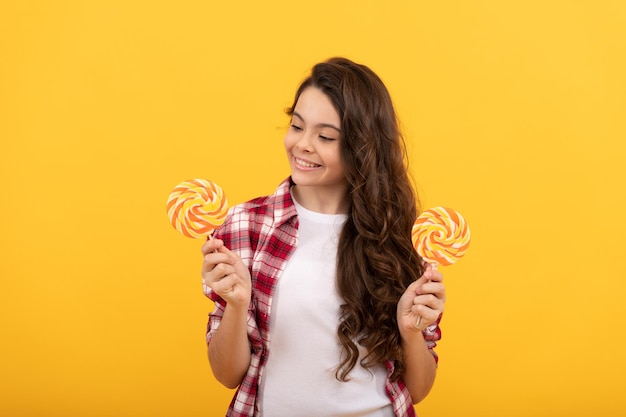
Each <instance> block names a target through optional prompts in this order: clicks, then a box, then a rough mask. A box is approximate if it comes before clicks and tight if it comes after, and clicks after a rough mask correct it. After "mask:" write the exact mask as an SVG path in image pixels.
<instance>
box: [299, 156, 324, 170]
mask: <svg viewBox="0 0 626 417" xmlns="http://www.w3.org/2000/svg"><path fill="white" fill-rule="evenodd" d="M294 160H295V161H296V165H298V166H300V167H302V168H319V167H321V165H318V164H313V163H311V162H307V161H304V160H302V159H299V158H294Z"/></svg>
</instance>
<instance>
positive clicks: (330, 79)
mask: <svg viewBox="0 0 626 417" xmlns="http://www.w3.org/2000/svg"><path fill="white" fill-rule="evenodd" d="M287 114H288V115H289V116H290V117H291V123H290V126H289V130H288V132H287V134H286V136H285V140H284V142H285V149H286V151H287V158H288V160H289V164H290V167H291V176H290V177H289V178H288V179H286V180H285V181H284V182H283V183H282V184H281V185H280V186H279V187H278V189H277V190H276V192H275V193H274V194H273V195H270V196H266V197H262V198H257V199H255V200H252V201H249V202H247V203H244V204H240V205H238V206H236V207H233V208H232V209H231V211H230V213H229V216H228V219H227V220H226V222H225V223H224V225H222V227H220V228H219V229H218V230H217V232H216V234H215V236H216V238H215V239H213V240H209V241H207V242H206V243H205V244H204V246H203V247H202V253H203V255H204V262H203V266H202V276H203V280H204V282H205V283H206V284H207V285H208V287H209V288H210V290H209V293H208V296H209V297H210V298H211V300H213V301H214V302H215V310H214V311H213V312H212V313H211V316H210V319H209V324H208V333H207V341H208V348H209V360H210V363H211V368H212V371H213V373H214V375H215V377H216V378H217V380H218V381H220V382H221V383H222V384H224V385H225V386H226V387H229V388H237V387H238V389H237V392H236V394H235V396H234V398H233V401H232V403H231V405H230V408H229V410H228V414H227V415H228V416H264V417H282V416H289V417H294V416H299V417H301V416H315V417H319V416H369V417H373V416H376V417H383V416H414V415H415V411H414V409H413V404H414V403H417V402H419V401H421V400H422V399H423V398H424V397H426V395H427V394H428V392H429V391H430V388H431V387H432V384H433V381H434V378H435V373H436V366H437V365H436V362H437V356H436V354H435V353H434V351H433V348H434V347H435V345H436V342H437V341H438V340H439V339H440V331H439V320H440V317H441V313H442V311H443V307H444V302H445V289H444V286H443V283H442V275H441V274H440V273H439V272H438V271H437V270H433V269H432V268H431V267H430V266H425V265H424V264H423V263H422V261H421V259H420V258H419V256H418V255H417V253H416V252H415V250H414V249H413V246H412V243H411V236H410V235H411V227H412V226H413V223H414V221H415V218H416V216H417V214H418V207H417V202H416V197H415V195H414V192H413V189H412V187H411V183H410V181H409V177H408V175H407V171H406V164H405V159H406V155H405V147H404V142H403V139H402V136H401V134H400V131H399V128H398V123H397V120H396V116H395V110H394V108H393V104H392V102H391V98H390V96H389V93H388V91H387V89H386V87H385V86H384V84H383V83H382V81H381V80H380V79H379V77H378V76H377V75H376V74H374V73H373V72H372V71H371V70H370V69H369V68H367V67H366V66H364V65H359V64H356V63H354V62H352V61H349V60H347V59H344V58H333V59H330V60H328V61H326V62H323V63H320V64H317V65H315V66H314V67H313V69H312V72H311V75H310V76H309V77H308V78H307V79H305V80H304V82H303V83H302V84H301V85H300V87H299V88H298V90H297V92H296V96H295V100H294V102H293V105H292V107H290V108H289V109H287Z"/></svg>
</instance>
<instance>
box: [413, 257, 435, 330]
mask: <svg viewBox="0 0 626 417" xmlns="http://www.w3.org/2000/svg"><path fill="white" fill-rule="evenodd" d="M430 268H431V269H432V270H433V271H436V270H437V264H436V263H432V264H430ZM429 282H430V280H428V281H426V283H429ZM420 324H422V316H419V317H418V318H417V322H416V323H415V327H417V328H418V329H419V327H420Z"/></svg>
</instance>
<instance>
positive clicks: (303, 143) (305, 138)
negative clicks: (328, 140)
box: [296, 131, 314, 153]
mask: <svg viewBox="0 0 626 417" xmlns="http://www.w3.org/2000/svg"><path fill="white" fill-rule="evenodd" d="M296 148H297V149H298V150H301V151H302V152H306V153H310V152H313V149H314V147H313V138H312V135H311V134H310V133H308V132H306V131H305V132H302V134H301V135H300V137H299V138H298V141H297V142H296Z"/></svg>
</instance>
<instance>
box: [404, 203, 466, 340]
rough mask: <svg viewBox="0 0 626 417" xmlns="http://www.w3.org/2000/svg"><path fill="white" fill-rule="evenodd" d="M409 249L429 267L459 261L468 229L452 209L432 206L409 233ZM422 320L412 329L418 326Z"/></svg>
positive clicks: (418, 218) (464, 246)
mask: <svg viewBox="0 0 626 417" xmlns="http://www.w3.org/2000/svg"><path fill="white" fill-rule="evenodd" d="M411 240H412V241H413V247H414V248H415V250H416V251H417V253H418V254H419V256H421V257H422V259H424V260H425V261H426V262H428V263H430V264H431V265H432V267H433V268H437V266H438V265H451V264H453V263H455V262H456V261H458V260H459V259H461V258H462V257H463V255H465V252H466V251H467V248H468V247H469V243H470V229H469V226H468V225H467V222H466V221H465V219H464V218H463V216H461V213H459V212H458V211H456V210H453V209H450V208H445V207H434V208H431V209H428V210H426V211H424V212H423V213H422V214H420V215H419V216H418V217H417V220H415V224H414V225H413V228H412V230H411ZM421 322H422V317H421V316H420V317H419V318H418V319H417V323H415V326H416V327H417V328H419V327H420V324H421Z"/></svg>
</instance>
